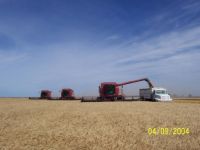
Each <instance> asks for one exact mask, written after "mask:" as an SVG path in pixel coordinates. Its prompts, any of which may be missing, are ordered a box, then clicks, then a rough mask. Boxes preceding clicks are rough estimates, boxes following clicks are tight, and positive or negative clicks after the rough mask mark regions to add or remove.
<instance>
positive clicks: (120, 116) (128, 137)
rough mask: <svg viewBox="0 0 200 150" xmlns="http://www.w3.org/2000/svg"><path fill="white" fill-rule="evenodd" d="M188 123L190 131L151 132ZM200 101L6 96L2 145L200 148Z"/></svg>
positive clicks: (1, 108) (1, 102) (0, 123)
mask: <svg viewBox="0 0 200 150" xmlns="http://www.w3.org/2000/svg"><path fill="white" fill-rule="evenodd" d="M149 128H155V129H159V128H168V129H169V130H171V129H173V128H175V129H176V128H188V129H189V133H188V134H180V135H178V134H172V133H170V134H166V133H165V134H161V133H160V134H157V135H155V134H151V135H149V134H148V129H149ZM199 148H200V103H199V102H198V101H196V102H195V103H194V102H192V101H191V102H190V101H189V102H188V100H187V102H186V100H176V101H174V102H138V101H136V102H93V103H81V102H80V101H50V100H28V99H0V149H12V150H13V149H20V150H23V149H24V150H25V149H29V150H31V149H52V150H53V149H59V150H60V149H73V150H75V149H78V150H79V149H85V150H88V149H89V150H90V149H100V150H101V149H102V150H104V149H123V150H124V149H170V150H171V149H199Z"/></svg>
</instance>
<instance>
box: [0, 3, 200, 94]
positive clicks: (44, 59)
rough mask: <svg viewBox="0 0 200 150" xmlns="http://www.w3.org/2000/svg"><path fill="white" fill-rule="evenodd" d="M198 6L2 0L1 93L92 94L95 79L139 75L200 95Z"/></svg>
mask: <svg viewBox="0 0 200 150" xmlns="http://www.w3.org/2000/svg"><path fill="white" fill-rule="evenodd" d="M199 8H200V1H199V0H173V1H172V0H152V1H148V0H101V1H100V0H59V1H55V0H34V1H30V0H29V1H27V0H0V96H37V95H39V91H40V90H41V89H50V90H52V91H53V92H54V95H55V96H57V95H59V90H60V89H62V88H64V87H66V88H67V87H70V88H73V89H74V91H75V94H76V95H79V96H81V95H83V96H85V95H98V85H99V83H100V82H103V81H116V82H122V81H127V80H132V79H138V78H141V77H148V78H150V79H151V80H152V82H153V83H154V85H155V86H159V87H165V88H167V89H168V90H169V92H170V93H176V94H178V95H188V94H192V95H200V94H199V93H200V90H199V89H200V67H199V65H200V61H199V60H200V9H199ZM144 86H145V87H146V86H147V85H146V84H145V83H138V84H134V85H128V86H126V87H124V90H125V93H126V94H127V95H133V94H137V93H138V88H140V87H144Z"/></svg>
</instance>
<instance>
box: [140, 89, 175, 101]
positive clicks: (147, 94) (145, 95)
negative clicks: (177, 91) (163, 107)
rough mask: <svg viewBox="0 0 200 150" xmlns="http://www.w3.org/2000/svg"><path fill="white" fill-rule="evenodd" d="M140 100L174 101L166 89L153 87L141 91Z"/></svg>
mask: <svg viewBox="0 0 200 150" xmlns="http://www.w3.org/2000/svg"><path fill="white" fill-rule="evenodd" d="M140 98H141V99H144V100H152V101H172V98H171V97H170V95H169V94H168V93H167V90H166V89H165V88H160V87H153V88H148V89H140Z"/></svg>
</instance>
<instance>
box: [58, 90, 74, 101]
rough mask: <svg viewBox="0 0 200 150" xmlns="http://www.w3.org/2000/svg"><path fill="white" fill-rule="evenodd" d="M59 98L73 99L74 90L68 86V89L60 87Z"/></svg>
mask: <svg viewBox="0 0 200 150" xmlns="http://www.w3.org/2000/svg"><path fill="white" fill-rule="evenodd" d="M60 99H63V100H64V99H65V100H72V99H75V97H74V91H73V90H72V89H70V88H68V89H62V91H61V97H60Z"/></svg>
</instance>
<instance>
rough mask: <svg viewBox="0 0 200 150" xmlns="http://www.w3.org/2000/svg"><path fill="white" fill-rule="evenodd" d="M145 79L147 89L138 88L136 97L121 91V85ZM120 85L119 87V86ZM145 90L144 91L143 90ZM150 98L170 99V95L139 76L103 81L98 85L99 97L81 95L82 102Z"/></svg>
mask: <svg viewBox="0 0 200 150" xmlns="http://www.w3.org/2000/svg"><path fill="white" fill-rule="evenodd" d="M141 81H145V82H147V84H148V86H149V87H148V88H147V89H140V95H139V98H138V99H135V98H134V97H133V96H132V97H131V98H130V97H129V98H128V97H127V96H125V95H124V93H123V90H122V88H123V86H125V85H128V84H132V83H137V82H141ZM120 87H121V88H120ZM143 91H145V92H143ZM139 99H140V100H150V101H171V100H172V99H171V97H170V96H169V95H168V94H167V91H166V89H164V88H157V87H154V85H153V84H152V82H151V81H150V80H149V79H148V78H141V79H137V80H131V81H128V82H122V83H116V82H103V83H101V84H100V86H99V97H97V98H96V99H95V98H89V97H83V98H82V102H90V101H116V100H122V101H126V100H129V101H131V100H139Z"/></svg>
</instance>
